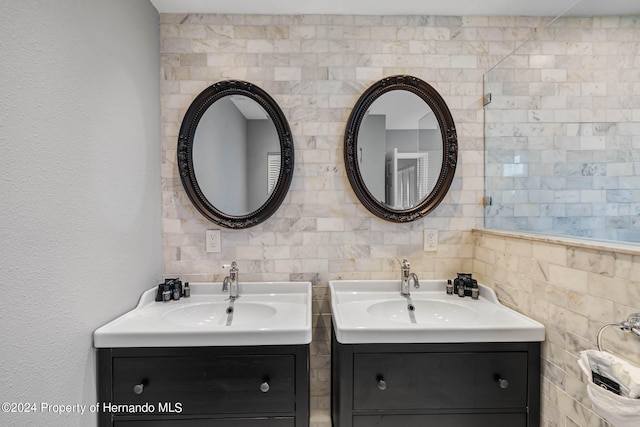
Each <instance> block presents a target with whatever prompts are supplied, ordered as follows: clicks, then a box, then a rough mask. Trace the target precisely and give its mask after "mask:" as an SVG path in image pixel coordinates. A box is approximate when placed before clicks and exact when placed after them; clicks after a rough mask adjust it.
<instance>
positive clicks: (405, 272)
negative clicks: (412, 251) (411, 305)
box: [400, 259, 420, 296]
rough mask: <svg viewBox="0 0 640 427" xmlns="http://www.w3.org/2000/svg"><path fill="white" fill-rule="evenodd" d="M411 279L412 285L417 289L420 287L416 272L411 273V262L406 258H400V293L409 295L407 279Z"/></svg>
mask: <svg viewBox="0 0 640 427" xmlns="http://www.w3.org/2000/svg"><path fill="white" fill-rule="evenodd" d="M412 279H413V287H414V288H415V289H418V288H419V287H420V282H419V281H418V276H417V275H416V273H411V264H409V261H407V260H406V259H403V260H402V276H401V284H400V295H402V296H409V295H411V291H410V290H409V289H410V287H409V281H410V280H412Z"/></svg>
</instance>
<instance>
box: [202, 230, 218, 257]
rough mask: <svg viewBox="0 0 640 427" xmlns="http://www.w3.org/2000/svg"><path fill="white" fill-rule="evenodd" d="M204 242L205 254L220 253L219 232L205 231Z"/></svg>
mask: <svg viewBox="0 0 640 427" xmlns="http://www.w3.org/2000/svg"><path fill="white" fill-rule="evenodd" d="M204 240H205V243H204V245H205V251H206V252H208V253H209V252H220V246H221V244H220V230H207V231H206V232H205V239H204Z"/></svg>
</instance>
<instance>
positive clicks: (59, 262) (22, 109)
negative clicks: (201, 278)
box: [0, 0, 162, 427]
mask: <svg viewBox="0 0 640 427" xmlns="http://www.w3.org/2000/svg"><path fill="white" fill-rule="evenodd" d="M0 10H1V11H2V13H1V14H0V58H1V61H2V65H1V66H0V94H1V95H0V194H1V201H0V242H2V251H1V252H0V277H1V278H2V282H3V285H2V291H3V292H2V296H1V297H0V325H1V327H0V360H1V361H2V363H0V402H32V403H36V404H38V405H40V403H42V402H46V403H50V404H90V403H95V401H96V386H95V373H94V372H95V357H94V348H93V346H92V332H93V331H94V330H95V329H96V328H97V327H99V326H100V325H102V324H104V323H106V322H108V321H110V320H111V319H113V318H115V317H117V316H118V315H120V314H122V313H124V312H125V311H127V310H129V309H131V308H132V307H133V306H134V305H135V303H136V301H137V298H138V296H139V295H140V293H141V292H142V291H143V290H144V289H146V288H149V287H151V286H153V284H154V283H156V281H158V280H160V278H161V268H162V255H161V250H162V241H161V233H162V232H161V213H160V206H161V189H160V168H161V161H160V142H159V141H160V126H159V115H160V114H159V103H160V100H159V98H160V96H159V72H158V69H159V25H158V19H159V18H158V14H157V11H156V10H155V9H154V8H153V6H152V5H151V4H150V3H149V2H148V1H147V0H134V1H131V0H83V1H77V0H58V1H56V2H51V1H45V0H29V1H21V2H16V1H11V0H0ZM0 425H3V426H44V425H46V426H65V427H68V426H90V425H95V414H89V413H85V414H84V415H83V416H80V415H77V414H72V415H55V414H52V413H41V412H38V413H32V414H7V413H2V412H0Z"/></svg>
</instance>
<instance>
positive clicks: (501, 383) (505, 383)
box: [498, 378, 509, 388]
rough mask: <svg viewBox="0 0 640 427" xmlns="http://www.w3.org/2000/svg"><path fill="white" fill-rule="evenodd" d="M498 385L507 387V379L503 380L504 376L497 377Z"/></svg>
mask: <svg viewBox="0 0 640 427" xmlns="http://www.w3.org/2000/svg"><path fill="white" fill-rule="evenodd" d="M498 385H499V386H500V388H507V387H509V381H507V380H505V379H504V378H498Z"/></svg>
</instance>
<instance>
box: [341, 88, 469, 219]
mask: <svg viewBox="0 0 640 427" xmlns="http://www.w3.org/2000/svg"><path fill="white" fill-rule="evenodd" d="M344 161H345V166H346V169H347V176H348V178H349V182H350V183H351V187H352V188H353V191H354V192H355V193H356V196H357V197H358V199H359V200H360V202H361V203H362V204H363V205H364V206H365V207H366V208H367V209H368V210H369V211H370V212H371V213H373V214H375V215H376V216H378V217H380V218H382V219H385V220H387V221H391V222H409V221H414V220H417V219H419V218H422V217H424V216H425V215H427V214H428V213H429V212H431V211H433V210H434V209H435V208H436V206H438V205H439V204H440V202H442V200H443V199H444V197H445V196H446V194H447V192H448V190H449V187H450V186H451V182H452V181H453V176H454V174H455V170H456V164H457V161H458V140H457V136H456V128H455V124H454V122H453V117H452V116H451V112H450V111H449V108H448V107H447V104H446V103H445V102H444V99H442V97H441V96H440V94H439V93H438V92H437V91H436V90H435V89H434V88H433V87H432V86H431V85H429V84H428V83H426V82H424V81H422V80H421V79H419V78H417V77H413V76H405V75H400V76H392V77H387V78H384V79H382V80H380V81H378V82H376V83H375V84H374V85H372V86H371V87H369V88H368V89H367V90H366V91H365V92H364V93H363V94H362V96H361V97H360V99H358V102H357V103H356V105H355V107H354V109H353V110H352V112H351V115H350V116H349V121H348V122H347V129H346V132H345V139H344Z"/></svg>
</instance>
